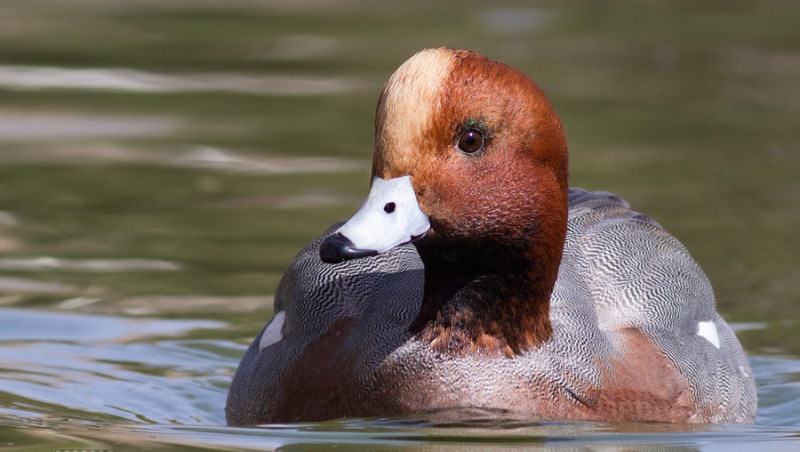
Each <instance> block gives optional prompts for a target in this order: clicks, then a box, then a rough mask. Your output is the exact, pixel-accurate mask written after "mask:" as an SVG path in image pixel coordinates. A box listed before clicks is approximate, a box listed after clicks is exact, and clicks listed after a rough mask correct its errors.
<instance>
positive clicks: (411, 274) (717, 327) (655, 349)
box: [226, 189, 755, 425]
mask: <svg viewBox="0 0 800 452" xmlns="http://www.w3.org/2000/svg"><path fill="white" fill-rule="evenodd" d="M569 205H570V210H569V222H568V231H567V238H566V243H565V249H564V254H563V259H562V263H561V267H560V269H559V276H558V280H557V282H556V287H555V289H554V291H553V295H552V299H551V308H550V316H551V320H552V324H553V330H554V333H553V336H552V338H551V339H550V340H549V341H547V342H546V343H545V344H544V345H542V346H541V347H539V348H537V349H533V350H530V351H528V352H526V353H525V354H523V355H520V356H517V357H515V358H512V359H509V358H505V357H502V358H499V357H480V356H478V357H461V358H456V359H448V358H445V357H442V356H440V355H437V354H436V353H432V352H431V351H430V349H428V348H427V347H425V346H424V344H420V343H419V342H418V341H416V340H415V338H413V337H412V336H411V335H410V334H409V333H408V328H409V326H410V324H411V323H412V321H413V320H414V319H415V318H416V316H417V313H418V311H419V307H420V303H421V297H422V285H423V272H422V263H421V261H420V259H419V256H418V255H417V254H416V251H415V250H414V248H413V247H412V246H410V245H407V246H403V247H400V248H396V249H394V250H392V251H389V252H387V253H385V254H381V255H378V256H375V257H370V258H365V259H358V260H352V261H346V262H344V263H341V264H336V265H330V264H324V263H322V262H321V261H320V259H319V254H318V249H319V244H320V242H321V240H322V238H324V237H325V236H327V235H329V234H330V232H332V231H333V230H334V229H335V228H336V226H338V225H335V226H334V227H332V228H330V229H329V230H328V231H326V233H324V234H323V235H322V236H321V237H320V238H318V239H316V240H315V241H313V242H312V243H311V244H309V245H308V246H307V247H306V248H305V249H304V250H303V251H301V253H300V254H299V255H298V257H297V259H296V260H295V261H294V262H293V263H292V265H291V266H290V267H289V269H287V271H286V273H285V275H284V277H283V279H282V280H281V283H280V285H279V287H278V290H277V293H276V298H275V300H276V301H275V312H276V316H275V318H273V320H272V321H271V322H270V323H269V324H268V325H267V326H266V327H265V328H264V330H262V333H261V334H260V335H259V336H258V337H256V339H255V341H254V342H253V344H252V345H251V346H250V348H249V349H248V351H247V353H246V355H245V357H244V358H243V359H242V363H241V364H240V367H239V369H238V370H237V373H236V376H235V377H234V380H233V383H232V385H231V390H230V393H229V398H228V404H227V407H226V413H227V417H228V423H229V424H234V425H244V424H256V423H265V422H276V421H291V420H321V419H326V418H333V417H342V416H371V415H373V416H374V415H391V414H401V412H398V410H403V409H409V410H413V409H435V408H442V406H437V404H438V403H440V402H439V401H441V400H449V401H451V402H450V403H452V404H454V405H458V404H459V400H461V401H465V402H464V403H467V404H468V405H471V406H479V407H483V408H500V409H510V410H512V411H513V410H516V409H518V408H520V407H522V410H523V411H524V410H525V409H533V410H536V409H537V408H536V407H537V406H547V407H549V408H547V409H548V410H550V412H531V413H529V414H531V415H532V416H533V417H534V418H540V419H597V420H603V419H609V420H624V419H628V420H636V419H641V420H665V421H670V420H673V421H674V420H685V421H693V422H749V421H752V420H753V418H754V415H755V388H754V384H753V379H752V377H751V376H750V375H751V370H750V366H749V364H748V362H747V358H746V356H745V355H744V353H743V351H742V350H741V347H740V345H739V343H738V341H737V340H736V337H735V336H734V334H733V332H732V331H731V330H730V328H729V327H728V325H727V324H726V323H725V321H724V320H722V319H721V318H720V317H719V315H718V314H717V313H716V309H715V302H714V295H713V292H712V290H711V286H710V284H709V282H708V280H707V278H706V276H705V275H704V273H703V272H702V270H701V269H700V268H699V266H698V265H697V264H696V263H695V262H694V260H693V259H692V258H691V256H689V254H688V253H687V251H686V250H685V248H684V247H683V246H682V245H681V244H680V243H679V242H678V241H677V240H676V239H675V238H673V237H672V236H671V235H669V234H668V233H667V232H666V231H664V230H663V229H662V228H661V227H660V226H659V225H658V224H657V223H656V222H654V221H653V220H652V219H650V218H648V217H645V216H643V215H640V214H637V213H636V212H633V211H631V210H630V208H629V207H628V205H627V203H625V201H623V200H621V199H620V198H618V197H616V196H614V195H611V194H608V193H603V192H586V191H584V190H580V189H572V190H570V193H569ZM670 372H672V373H673V374H674V375H673V376H672V377H670V378H668V379H666V380H663V382H662V381H658V379H659V378H661V376H662V375H664V374H669V373H670ZM648 380H649V381H648ZM520 384H521V385H522V386H525V387H523V388H522V389H520ZM504 385H508V386H509V388H508V390H506V388H505V387H504ZM487 386H493V387H487ZM511 386H515V389H513V390H512V389H511V388H510V387H511ZM545 386H547V387H548V388H549V389H548V391H551V393H550V394H539V393H537V391H538V392H542V391H543V389H541V388H542V387H545ZM448 391H453V392H454V393H453V395H452V397H448V396H447V394H446V393H447V392H448ZM459 393H460V394H459ZM651 393H652V394H651ZM394 394H397V399H396V400H390V399H392V398H393V397H394ZM442 394H445V395H444V396H442ZM526 394H527V395H530V396H531V397H533V398H536V399H541V400H544V401H545V402H542V403H539V402H535V401H534V402H535V403H526V401H525V400H520V397H523V398H524V397H526ZM553 394H556V395H555V396H554V395H553ZM558 394H563V395H564V397H566V399H569V400H568V402H570V403H562V401H561V400H558V399H557V398H558V397H560V396H559V395H558ZM650 395H652V396H653V397H660V398H661V399H663V400H662V405H664V406H661V407H652V406H650V405H648V404H649V403H650V402H649V401H648V397H649V396H650ZM553 397H556V399H553ZM672 398H674V399H675V400H674V401H673V400H672ZM404 399H406V400H404ZM412 399H413V400H414V402H413V403H412V402H408V400H412ZM548 400H550V401H549V402H548ZM426 401H427V402H426ZM571 402H575V403H574V404H571ZM670 405H672V406H670ZM404 407H405V408H404ZM531 407H532V408H531ZM597 410H600V411H597ZM631 413H634V414H635V415H630V414H631ZM604 416H605V417H604Z"/></svg>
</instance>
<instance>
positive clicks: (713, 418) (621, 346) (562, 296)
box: [551, 189, 756, 423]
mask: <svg viewBox="0 0 800 452" xmlns="http://www.w3.org/2000/svg"><path fill="white" fill-rule="evenodd" d="M569 205H570V209H569V222H568V230H567V239H566V242H565V248H564V255H563V261H562V265H561V268H560V269H559V278H558V280H557V282H556V287H555V289H554V292H553V297H552V302H551V310H552V311H551V317H552V318H553V320H554V322H559V321H566V322H571V323H573V324H574V323H575V322H574V320H572V317H573V316H575V312H576V311H575V306H576V305H583V304H585V303H590V304H591V306H592V308H593V309H591V310H592V311H593V312H594V313H595V315H596V320H595V321H596V325H597V331H599V332H600V333H601V335H602V337H603V339H606V340H608V344H609V346H611V347H612V348H614V349H616V350H611V351H608V353H609V354H615V353H616V354H619V353H626V354H627V356H630V358H629V359H631V360H634V359H636V360H640V359H649V358H648V357H647V356H644V357H642V356H639V355H641V353H637V351H641V350H644V349H645V347H644V346H641V347H638V346H637V345H635V344H639V345H641V344H642V343H647V342H648V341H649V342H652V344H654V345H655V350H657V351H660V352H661V356H653V358H654V359H653V362H655V361H657V360H658V359H661V358H666V359H667V360H668V363H671V364H672V365H673V366H674V367H675V368H676V369H677V370H678V372H679V373H680V375H681V376H682V377H684V378H685V381H686V383H687V384H688V386H689V389H690V395H691V399H692V402H693V404H694V405H695V406H696V408H697V413H696V415H695V417H694V418H693V419H692V420H694V421H701V422H717V423H719V422H752V420H753V419H754V416H755V406H756V403H755V400H756V395H755V385H754V383H753V378H752V371H751V369H750V365H749V363H748V361H747V356H746V355H745V354H744V352H743V350H742V348H741V346H740V344H739V342H738V340H737V339H736V336H735V335H734V333H733V331H732V330H731V329H730V327H729V326H728V324H727V323H726V322H725V321H724V320H723V319H722V318H721V317H720V316H719V314H717V311H716V303H715V299H714V293H713V291H712V288H711V284H710V283H709V281H708V278H707V277H706V275H705V273H704V272H703V271H702V269H701V268H700V267H699V265H698V264H697V263H696V262H695V261H694V259H693V258H692V257H691V256H690V255H689V253H688V251H687V250H686V249H685V248H684V246H683V245H682V244H681V243H680V242H679V241H678V240H677V239H675V238H674V237H673V236H672V235H670V234H669V233H668V232H666V231H665V230H664V229H663V228H662V227H661V226H660V225H659V224H658V223H656V222H655V221H654V220H652V219H651V218H649V217H647V216H644V215H641V214H639V213H637V212H634V211H632V210H631V209H630V207H629V206H628V204H627V203H626V202H625V201H624V200H622V199H620V198H619V197H617V196H615V195H612V194H610V193H605V192H587V191H584V190H581V189H571V190H570V192H569ZM637 336H641V337H637ZM572 340H573V342H574V339H572ZM596 343H599V344H602V343H603V341H599V342H596ZM633 348H638V350H636V349H634V350H630V349H633ZM624 356H626V355H624ZM668 363H662V364H658V367H659V369H660V368H661V366H663V365H666V364H668ZM631 364H634V363H631ZM653 367H656V365H655V364H654V366H653ZM639 377H640V378H642V379H644V378H646V376H645V375H640V376H639Z"/></svg>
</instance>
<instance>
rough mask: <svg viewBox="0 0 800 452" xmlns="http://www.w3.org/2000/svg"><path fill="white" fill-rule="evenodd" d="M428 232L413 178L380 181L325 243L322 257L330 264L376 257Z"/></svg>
mask: <svg viewBox="0 0 800 452" xmlns="http://www.w3.org/2000/svg"><path fill="white" fill-rule="evenodd" d="M428 229H430V222H429V221H428V216H427V215H425V213H423V212H422V210H421V209H420V208H419V203H418V202H417V197H416V195H415V194H414V187H412V186H411V177H410V176H403V177H396V178H394V179H387V180H384V179H381V178H380V177H376V178H375V179H373V180H372V188H370V191H369V195H368V196H367V200H366V201H364V205H362V206H361V208H360V209H358V212H356V214H355V215H353V217H352V218H350V219H349V220H348V221H347V222H346V223H345V224H343V225H342V227H340V228H339V229H337V230H336V232H335V233H334V234H333V235H331V236H330V237H328V238H326V239H325V240H324V241H323V242H322V244H321V245H320V248H319V254H320V257H321V258H322V260H323V262H329V263H336V262H342V261H345V260H350V259H357V258H360V257H366V256H375V255H376V254H380V253H385V252H386V251H389V250H390V249H392V248H394V247H397V246H400V245H405V244H406V243H410V242H412V241H414V240H416V239H418V238H420V237H422V236H424V235H425V233H427V232H428Z"/></svg>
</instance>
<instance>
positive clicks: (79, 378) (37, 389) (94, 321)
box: [0, 309, 242, 424]
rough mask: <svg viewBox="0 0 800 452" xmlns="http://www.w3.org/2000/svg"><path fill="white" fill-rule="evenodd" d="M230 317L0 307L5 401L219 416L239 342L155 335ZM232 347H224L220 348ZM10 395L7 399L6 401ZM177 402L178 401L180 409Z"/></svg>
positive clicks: (152, 417)
mask: <svg viewBox="0 0 800 452" xmlns="http://www.w3.org/2000/svg"><path fill="white" fill-rule="evenodd" d="M223 327H225V323H222V322H212V321H191V320H145V319H126V318H119V317H111V316H84V315H76V314H60V313H53V312H37V311H21V310H14V309H2V310H0V363H2V365H1V366H2V370H0V381H2V386H0V388H2V391H3V392H4V393H5V395H4V397H3V399H5V402H6V403H4V404H3V405H5V406H9V407H11V408H17V409H26V410H31V409H32V408H34V407H37V406H41V408H37V409H42V410H43V411H44V412H48V413H51V414H58V412H59V411H60V409H61V408H58V407H63V408H65V409H67V410H69V411H73V410H77V411H81V412H84V413H85V414H84V415H83V416H84V417H88V418H89V419H91V418H94V417H95V416H98V415H99V416H100V417H101V418H112V419H113V418H116V419H119V420H123V419H127V420H129V421H145V422H154V423H175V422H177V423H181V424H192V423H202V424H220V423H223V422H224V417H223V415H222V413H221V410H220V409H219V407H221V406H223V405H224V400H225V388H226V386H227V384H228V381H229V379H230V376H231V369H232V368H235V365H236V363H235V359H231V356H236V355H238V354H239V353H241V352H242V350H241V347H239V346H236V345H234V344H230V343H220V342H216V341H213V340H195V341H185V340H175V339H171V340H166V339H161V340H156V339H155V338H159V337H170V336H181V335H183V334H185V333H186V332H188V331H190V330H194V329H198V328H203V329H219V328H223ZM221 352H228V353H227V355H220V353H221ZM9 402H10V403H9ZM175 407H180V409H178V410H176V409H175Z"/></svg>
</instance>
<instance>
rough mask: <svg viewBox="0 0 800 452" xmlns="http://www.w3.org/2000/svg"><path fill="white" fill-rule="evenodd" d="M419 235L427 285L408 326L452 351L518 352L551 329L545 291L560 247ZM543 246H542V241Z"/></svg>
mask: <svg viewBox="0 0 800 452" xmlns="http://www.w3.org/2000/svg"><path fill="white" fill-rule="evenodd" d="M560 239H561V241H560V243H558V242H557V243H554V244H552V245H551V246H549V247H544V248H543V247H542V246H541V245H537V244H533V245H532V246H527V247H522V248H517V249H514V248H508V247H495V246H491V245H487V246H480V245H479V244H476V243H460V244H459V243H448V244H442V243H437V242H436V241H433V240H423V241H421V242H418V244H417V249H418V251H419V253H420V256H421V257H422V260H423V263H424V264H425V291H424V295H423V302H422V307H421V309H420V313H419V315H418V317H417V318H416V319H415V321H414V323H413V324H412V325H411V332H412V333H413V334H415V335H416V336H417V337H418V338H419V339H420V340H421V341H423V342H425V343H427V344H429V346H430V347H431V348H433V349H434V350H436V351H438V352H440V353H447V354H453V355H467V354H499V355H505V356H509V357H511V356H515V355H517V354H519V353H521V352H524V351H526V350H528V349H530V348H533V347H536V346H538V345H540V344H542V343H543V342H545V341H546V340H547V339H548V338H549V337H550V334H551V332H552V327H551V324H550V316H549V310H550V296H551V293H552V290H553V286H554V285H555V280H556V276H557V273H558V266H559V263H560V260H561V252H562V249H563V235H561V238H560ZM545 248H546V249H545Z"/></svg>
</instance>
